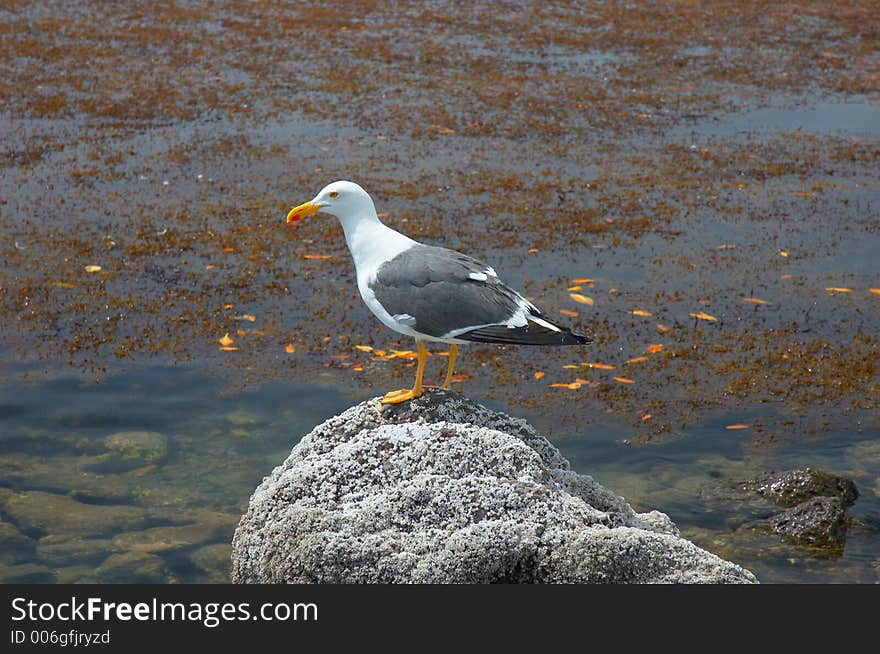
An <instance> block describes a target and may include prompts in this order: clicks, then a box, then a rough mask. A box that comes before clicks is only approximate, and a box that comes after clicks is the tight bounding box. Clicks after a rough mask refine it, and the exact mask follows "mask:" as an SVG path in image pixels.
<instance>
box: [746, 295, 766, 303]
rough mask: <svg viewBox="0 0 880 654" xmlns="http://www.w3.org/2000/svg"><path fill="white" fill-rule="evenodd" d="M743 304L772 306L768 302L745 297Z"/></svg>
mask: <svg viewBox="0 0 880 654" xmlns="http://www.w3.org/2000/svg"><path fill="white" fill-rule="evenodd" d="M742 301H743V302H749V303H751V304H770V303H769V302H768V301H767V300H762V299H760V298H757V297H744V298H743V299H742Z"/></svg>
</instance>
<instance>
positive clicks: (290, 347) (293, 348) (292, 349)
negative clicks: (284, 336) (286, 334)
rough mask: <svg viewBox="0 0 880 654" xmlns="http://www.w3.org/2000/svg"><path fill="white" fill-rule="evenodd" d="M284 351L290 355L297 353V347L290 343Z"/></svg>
mask: <svg viewBox="0 0 880 654" xmlns="http://www.w3.org/2000/svg"><path fill="white" fill-rule="evenodd" d="M284 351H285V352H287V353H288V354H293V353H294V352H296V345H294V344H293V343H288V344H287V345H285V346H284Z"/></svg>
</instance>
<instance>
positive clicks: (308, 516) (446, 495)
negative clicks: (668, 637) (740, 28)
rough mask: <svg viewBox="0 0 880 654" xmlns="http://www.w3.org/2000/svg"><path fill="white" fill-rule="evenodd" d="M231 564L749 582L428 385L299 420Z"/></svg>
mask: <svg viewBox="0 0 880 654" xmlns="http://www.w3.org/2000/svg"><path fill="white" fill-rule="evenodd" d="M232 561H233V573H232V575H233V581H235V582H237V583H267V582H268V583H272V582H275V583H278V582H292V583H350V582H365V583H412V582H415V583H486V582H558V583H572V582H575V583H576V582H668V583H672V582H684V583H692V582H709V583H726V582H732V583H748V582H755V581H756V580H755V577H754V576H753V575H752V574H751V573H750V572H749V571H747V570H744V569H743V568H741V567H740V566H738V565H736V564H733V563H730V562H728V561H724V560H722V559H720V558H718V557H717V556H715V555H713V554H710V553H709V552H706V551H705V550H702V549H700V548H699V547H697V546H696V545H694V544H693V543H691V542H689V541H687V540H684V539H683V538H681V537H679V535H678V530H677V529H676V527H675V525H674V524H673V523H672V521H671V520H670V519H669V518H668V517H667V516H666V515H665V514H662V513H660V512H657V511H652V512H650V513H642V514H638V513H635V512H634V511H633V509H632V508H631V507H630V506H629V505H628V504H627V503H626V501H625V500H624V499H623V498H622V497H619V496H618V495H616V494H614V493H612V492H611V491H609V490H607V489H605V488H603V487H602V486H600V485H599V484H598V483H596V482H595V481H594V480H593V479H592V478H591V477H588V476H585V475H579V474H577V473H575V472H573V471H572V470H571V469H570V467H569V464H568V461H566V460H565V459H564V458H563V457H562V456H561V454H560V453H559V451H558V450H557V449H556V448H555V447H554V446H553V445H552V444H551V443H550V442H549V441H548V440H547V439H545V438H544V437H543V436H541V435H539V434H538V433H537V432H536V431H535V430H534V428H533V427H531V426H530V425H529V424H528V423H526V422H525V421H523V420H520V419H517V418H512V417H510V416H507V415H504V414H499V413H496V412H493V411H490V410H489V409H487V408H485V407H483V406H480V405H477V404H474V403H473V402H471V401H469V400H467V399H465V398H463V397H461V396H458V395H456V394H454V393H450V392H446V391H439V390H432V391H429V392H427V393H426V394H425V395H424V396H422V397H421V398H418V399H417V400H414V401H411V402H407V403H405V404H401V405H395V406H382V405H380V404H379V403H378V401H377V400H376V399H373V400H368V401H366V402H363V403H361V404H359V405H357V406H354V407H352V408H350V409H348V410H347V411H345V412H344V413H342V414H341V415H339V416H335V417H333V418H331V419H329V420H327V421H326V422H324V423H323V424H321V425H319V426H317V427H316V428H315V429H314V430H312V432H311V433H309V434H308V435H307V436H305V437H304V438H303V439H302V441H301V442H300V443H298V444H297V445H296V446H295V447H294V448H293V451H292V452H291V454H290V456H289V457H288V458H287V460H286V461H285V462H284V463H283V464H282V465H280V466H279V467H277V468H276V469H275V470H274V471H273V472H272V474H271V475H269V476H268V477H266V478H265V479H264V480H263V483H262V484H261V485H260V486H259V488H257V490H256V491H255V492H254V494H253V496H252V497H251V500H250V505H249V508H248V511H247V513H246V514H245V515H244V516H243V517H242V520H241V522H240V524H239V526H238V529H237V530H236V532H235V537H234V539H233V554H232Z"/></svg>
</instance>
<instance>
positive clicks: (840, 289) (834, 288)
mask: <svg viewBox="0 0 880 654" xmlns="http://www.w3.org/2000/svg"><path fill="white" fill-rule="evenodd" d="M825 290H826V291H828V292H829V293H852V289H851V288H847V287H845V286H830V287H828V288H826V289H825Z"/></svg>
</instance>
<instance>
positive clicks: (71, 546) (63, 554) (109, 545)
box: [37, 534, 115, 568]
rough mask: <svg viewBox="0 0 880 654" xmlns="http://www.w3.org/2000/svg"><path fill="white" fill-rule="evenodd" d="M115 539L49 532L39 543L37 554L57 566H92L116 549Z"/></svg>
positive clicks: (44, 560) (45, 561)
mask: <svg viewBox="0 0 880 654" xmlns="http://www.w3.org/2000/svg"><path fill="white" fill-rule="evenodd" d="M114 549H115V548H114V545H113V541H112V540H110V539H106V538H84V537H82V536H70V535H68V534H49V535H47V536H43V537H42V538H41V539H40V540H39V542H38V543H37V556H38V557H39V559H40V560H41V561H43V562H44V563H48V564H49V565H51V566H53V567H56V568H66V567H77V566H92V567H94V565H96V564H98V563H100V562H101V561H102V560H103V559H105V558H106V557H107V553H108V552H113V551H114Z"/></svg>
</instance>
